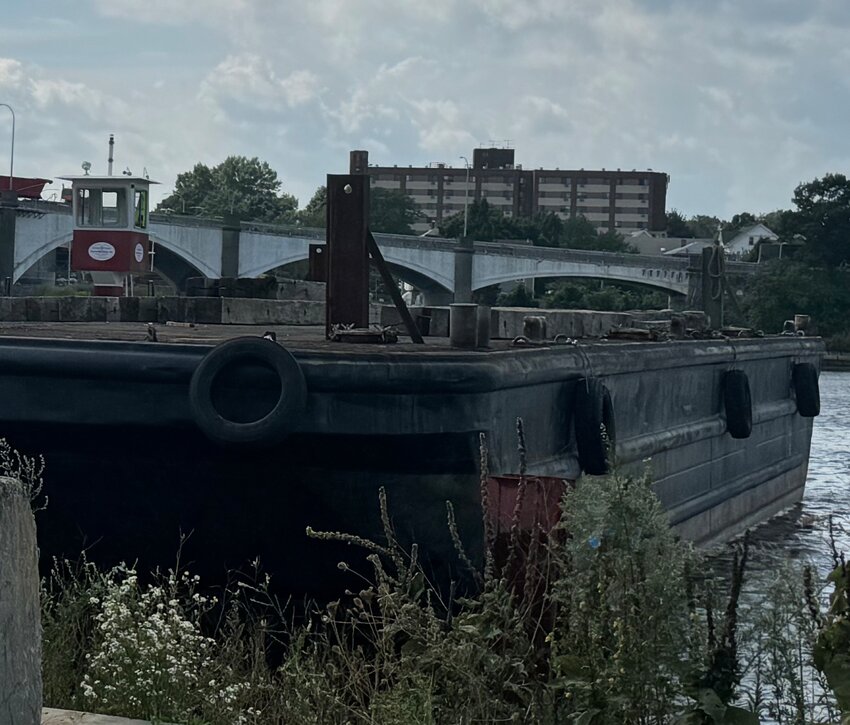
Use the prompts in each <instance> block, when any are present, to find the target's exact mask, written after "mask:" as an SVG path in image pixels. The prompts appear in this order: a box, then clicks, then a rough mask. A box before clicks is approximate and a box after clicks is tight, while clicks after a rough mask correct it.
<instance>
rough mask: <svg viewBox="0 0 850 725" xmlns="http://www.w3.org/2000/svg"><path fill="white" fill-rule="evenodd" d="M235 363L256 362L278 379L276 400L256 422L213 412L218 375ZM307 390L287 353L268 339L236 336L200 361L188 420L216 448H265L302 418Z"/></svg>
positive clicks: (280, 437) (191, 393)
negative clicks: (227, 446) (223, 445)
mask: <svg viewBox="0 0 850 725" xmlns="http://www.w3.org/2000/svg"><path fill="white" fill-rule="evenodd" d="M235 362H255V363H256V362H259V363H262V364H264V365H266V366H268V367H270V368H271V369H272V370H273V371H274V372H275V373H276V374H277V376H278V378H279V380H280V398H279V399H278V400H277V402H276V403H275V404H274V407H273V408H272V409H271V410H270V411H269V412H268V413H267V414H266V415H264V416H263V417H262V418H260V419H259V420H254V421H250V422H247V423H244V422H237V421H233V420H229V419H227V418H225V417H223V416H222V415H221V414H220V413H219V412H218V410H216V408H215V405H214V403H213V397H212V392H213V385H214V383H215V379H216V377H217V376H218V375H219V373H221V371H222V370H223V369H224V368H225V367H227V366H228V365H231V364H232V363H235ZM306 402H307V385H306V383H305V381H304V374H303V373H302V371H301V367H300V365H299V364H298V362H297V361H296V360H295V358H294V357H292V355H291V353H290V352H289V351H288V350H286V349H284V348H283V347H281V346H280V345H278V344H277V343H276V342H273V341H272V340H268V339H263V338H261V337H237V338H235V339H233V340H228V341H226V342H223V343H222V344H220V345H218V346H217V347H215V348H213V349H212V350H211V351H210V352H209V353H207V355H206V356H205V357H204V359H203V360H201V362H200V364H199V365H198V367H197V368H195V372H194V373H193V374H192V380H191V382H190V384H189V405H190V408H191V410H192V417H193V418H194V420H195V423H196V424H197V426H198V427H199V428H200V429H201V430H202V431H203V432H204V434H205V435H206V436H207V437H208V438H209V439H210V440H213V441H215V442H216V443H221V444H244V445H251V444H253V445H268V444H272V443H277V442H279V441H281V440H283V439H284V438H285V437H286V436H287V435H288V433H289V432H290V431H291V430H292V427H293V424H294V423H295V421H297V420H298V418H299V416H300V415H301V413H303V411H304V408H305V406H306Z"/></svg>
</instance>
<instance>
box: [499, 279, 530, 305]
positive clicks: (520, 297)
mask: <svg viewBox="0 0 850 725" xmlns="http://www.w3.org/2000/svg"><path fill="white" fill-rule="evenodd" d="M496 304H497V305H498V306H499V307H540V303H539V302H538V301H537V300H536V299H534V295H533V294H532V293H531V292H529V291H528V290H527V289H526V288H525V285H524V284H518V285H517V286H516V287H514V288H513V289H512V290H511V291H510V292H506V293H504V294H501V295H499V299H498V300H497V301H496Z"/></svg>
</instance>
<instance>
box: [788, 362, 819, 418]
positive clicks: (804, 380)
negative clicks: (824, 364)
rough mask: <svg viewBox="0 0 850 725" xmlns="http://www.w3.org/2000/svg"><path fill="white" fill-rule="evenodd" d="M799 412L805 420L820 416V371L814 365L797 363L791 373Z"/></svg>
mask: <svg viewBox="0 0 850 725" xmlns="http://www.w3.org/2000/svg"><path fill="white" fill-rule="evenodd" d="M791 382H792V383H793V386H794V397H795V398H796V399H797V412H798V413H799V414H800V415H801V416H802V417H803V418H814V417H815V416H817V415H820V386H819V384H818V369H817V368H816V367H815V366H814V365H813V364H812V363H797V364H796V365H795V366H794V368H793V369H792V371H791Z"/></svg>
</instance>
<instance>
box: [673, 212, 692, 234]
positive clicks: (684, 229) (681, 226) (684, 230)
mask: <svg viewBox="0 0 850 725" xmlns="http://www.w3.org/2000/svg"><path fill="white" fill-rule="evenodd" d="M667 236H668V237H692V236H693V232H692V230H691V227H690V225H689V224H688V222H687V220H686V219H685V217H683V216H682V215H681V214H680V213H679V212H678V211H677V210H676V209H671V210H670V211H668V212H667Z"/></svg>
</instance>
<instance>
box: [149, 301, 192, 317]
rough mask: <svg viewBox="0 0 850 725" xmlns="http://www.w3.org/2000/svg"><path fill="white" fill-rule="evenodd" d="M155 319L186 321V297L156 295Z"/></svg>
mask: <svg viewBox="0 0 850 725" xmlns="http://www.w3.org/2000/svg"><path fill="white" fill-rule="evenodd" d="M156 303H157V304H156V321H157V322H169V321H171V322H185V321H186V298H185V297H157V298H156Z"/></svg>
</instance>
